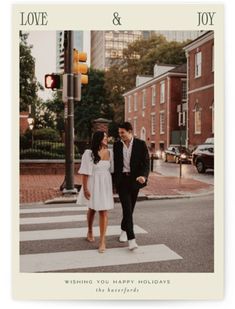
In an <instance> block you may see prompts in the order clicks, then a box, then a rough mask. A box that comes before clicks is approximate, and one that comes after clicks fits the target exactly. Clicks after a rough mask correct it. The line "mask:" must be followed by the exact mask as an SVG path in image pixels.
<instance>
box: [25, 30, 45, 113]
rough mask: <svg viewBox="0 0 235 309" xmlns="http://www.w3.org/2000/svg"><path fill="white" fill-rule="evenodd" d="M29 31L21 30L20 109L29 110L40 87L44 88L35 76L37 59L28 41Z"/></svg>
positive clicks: (33, 104)
mask: <svg viewBox="0 0 235 309" xmlns="http://www.w3.org/2000/svg"><path fill="white" fill-rule="evenodd" d="M28 35H29V34H28V33H24V32H23V31H20V111H28V107H29V105H31V106H32V108H33V110H34V106H35V103H36V100H37V91H38V89H43V87H42V86H41V85H40V83H38V82H37V79H36V77H35V59H34V58H33V56H32V54H31V49H32V46H29V45H28V43H27V38H28Z"/></svg>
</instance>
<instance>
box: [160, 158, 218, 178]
mask: <svg viewBox="0 0 235 309" xmlns="http://www.w3.org/2000/svg"><path fill="white" fill-rule="evenodd" d="M154 171H155V172H158V173H160V174H162V175H164V176H176V177H178V176H179V174H180V164H176V163H174V162H164V161H163V160H154ZM182 177H184V178H193V179H196V180H200V181H202V182H205V183H208V184H214V171H213V170H211V169H208V170H207V171H206V173H204V174H199V173H198V171H197V169H196V167H195V166H193V165H192V164H187V163H183V164H182Z"/></svg>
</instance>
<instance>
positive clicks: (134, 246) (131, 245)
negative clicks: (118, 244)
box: [128, 238, 138, 250]
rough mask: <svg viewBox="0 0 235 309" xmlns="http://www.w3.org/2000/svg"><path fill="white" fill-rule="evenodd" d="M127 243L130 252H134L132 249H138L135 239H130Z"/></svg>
mask: <svg viewBox="0 0 235 309" xmlns="http://www.w3.org/2000/svg"><path fill="white" fill-rule="evenodd" d="M128 243H129V249H130V250H134V249H137V248H138V245H137V243H136V240H135V238H134V239H131V240H128Z"/></svg>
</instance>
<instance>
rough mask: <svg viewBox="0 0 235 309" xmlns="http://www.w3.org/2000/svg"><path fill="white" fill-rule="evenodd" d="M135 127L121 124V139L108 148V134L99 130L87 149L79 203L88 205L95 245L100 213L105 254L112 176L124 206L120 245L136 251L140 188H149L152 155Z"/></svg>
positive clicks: (101, 243)
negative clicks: (135, 222)
mask: <svg viewBox="0 0 235 309" xmlns="http://www.w3.org/2000/svg"><path fill="white" fill-rule="evenodd" d="M132 131H133V130H132V125H131V124H130V123H129V122H124V123H122V124H120V125H119V128H118V132H119V136H120V140H119V141H117V142H115V143H114V145H113V151H111V150H109V149H108V137H107V134H106V133H105V132H102V131H97V132H95V133H94V135H93V138H92V145H91V149H87V150H86V151H85V152H84V154H83V156H82V162H81V167H80V169H79V171H78V173H79V174H82V188H81V191H80V192H79V195H78V200H77V204H80V205H84V204H85V205H87V206H88V212H87V223H88V233H87V240H88V241H90V242H94V241H95V238H94V236H93V221H94V216H95V212H96V211H98V212H99V227H100V243H99V252H100V253H103V252H105V249H106V245H105V233H106V229H107V224H108V213H107V211H108V210H109V209H112V208H113V207H114V200H113V189H112V177H111V174H113V179H114V184H115V187H116V190H117V193H118V194H119V198H120V202H121V205H122V213H123V218H122V222H121V235H120V237H119V241H120V242H127V241H128V244H129V249H130V250H133V249H136V248H137V247H138V246H137V243H136V240H135V234H134V230H133V212H134V207H135V204H136V200H137V196H138V192H139V189H140V188H142V187H144V186H146V184H147V179H148V175H149V153H148V149H147V145H146V143H145V142H144V141H142V140H140V139H137V138H134V136H133V133H132Z"/></svg>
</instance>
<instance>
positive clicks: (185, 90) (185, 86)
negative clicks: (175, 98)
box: [182, 81, 187, 101]
mask: <svg viewBox="0 0 235 309" xmlns="http://www.w3.org/2000/svg"><path fill="white" fill-rule="evenodd" d="M186 99H187V83H186V81H182V100H183V101H185V100H186Z"/></svg>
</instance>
